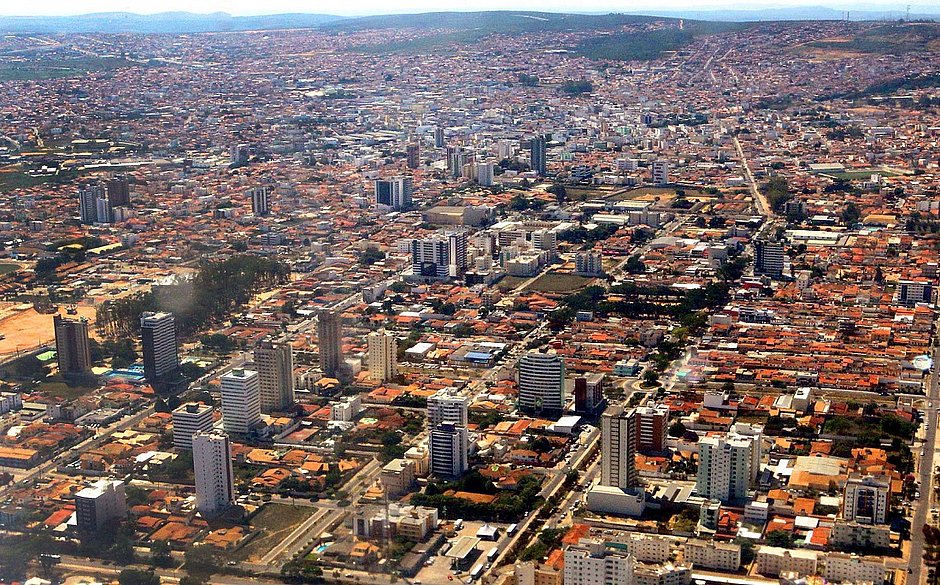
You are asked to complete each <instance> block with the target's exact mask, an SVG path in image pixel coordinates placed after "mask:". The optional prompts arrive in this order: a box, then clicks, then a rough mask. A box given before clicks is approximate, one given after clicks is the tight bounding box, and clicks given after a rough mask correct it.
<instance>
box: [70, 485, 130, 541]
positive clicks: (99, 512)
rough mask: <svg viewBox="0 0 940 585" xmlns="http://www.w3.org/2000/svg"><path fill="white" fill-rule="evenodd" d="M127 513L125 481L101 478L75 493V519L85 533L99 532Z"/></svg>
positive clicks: (80, 530) (78, 526)
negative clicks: (111, 521) (110, 522)
mask: <svg viewBox="0 0 940 585" xmlns="http://www.w3.org/2000/svg"><path fill="white" fill-rule="evenodd" d="M126 513H127V498H126V497H125V495H124V482H123V481H116V480H108V479H101V480H98V481H96V482H94V483H93V484H91V485H90V486H88V487H85V488H82V489H80V490H79V491H77V492H76V493H75V521H76V526H77V528H78V531H79V532H81V533H83V534H88V533H94V532H97V531H99V530H101V529H102V528H104V526H105V524H107V523H108V522H109V521H110V520H118V519H121V518H123V517H124V515H125V514H126Z"/></svg>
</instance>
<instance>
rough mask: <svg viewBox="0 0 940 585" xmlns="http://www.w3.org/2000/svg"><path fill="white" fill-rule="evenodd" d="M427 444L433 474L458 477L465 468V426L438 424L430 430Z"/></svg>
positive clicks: (466, 436) (467, 449) (467, 440)
mask: <svg viewBox="0 0 940 585" xmlns="http://www.w3.org/2000/svg"><path fill="white" fill-rule="evenodd" d="M429 445H430V451H431V453H430V456H431V473H432V474H433V475H436V476H439V477H460V476H461V475H463V473H464V472H465V471H466V470H467V467H468V465H467V453H468V451H469V437H468V433H467V428H466V427H461V426H457V425H454V424H451V423H442V424H439V425H438V426H437V427H435V428H434V429H432V430H431V437H430V439H429Z"/></svg>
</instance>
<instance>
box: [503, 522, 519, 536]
mask: <svg viewBox="0 0 940 585" xmlns="http://www.w3.org/2000/svg"><path fill="white" fill-rule="evenodd" d="M518 529H519V525H518V524H510V525H509V528H507V529H506V534H508V535H509V536H512V535H513V534H515V533H516V530H518Z"/></svg>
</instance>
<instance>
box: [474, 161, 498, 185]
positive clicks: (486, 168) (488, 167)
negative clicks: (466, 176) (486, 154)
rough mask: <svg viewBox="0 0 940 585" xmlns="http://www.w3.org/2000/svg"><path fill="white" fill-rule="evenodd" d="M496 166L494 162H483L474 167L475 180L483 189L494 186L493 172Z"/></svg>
mask: <svg viewBox="0 0 940 585" xmlns="http://www.w3.org/2000/svg"><path fill="white" fill-rule="evenodd" d="M495 168H496V165H495V164H493V163H492V162H481V163H476V164H474V165H473V180H474V181H476V182H477V184H478V185H480V186H482V187H492V186H493V176H494V175H493V170H494V169H495Z"/></svg>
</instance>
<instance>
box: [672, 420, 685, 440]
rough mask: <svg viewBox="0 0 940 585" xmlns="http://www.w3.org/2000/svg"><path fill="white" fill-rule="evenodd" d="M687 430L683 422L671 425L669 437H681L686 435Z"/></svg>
mask: <svg viewBox="0 0 940 585" xmlns="http://www.w3.org/2000/svg"><path fill="white" fill-rule="evenodd" d="M685 431H686V428H685V425H684V424H682V422H681V421H678V420H677V421H676V422H674V423H672V424H671V425H669V436H670V437H681V436H682V435H684V434H685Z"/></svg>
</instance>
